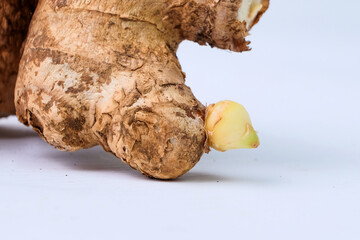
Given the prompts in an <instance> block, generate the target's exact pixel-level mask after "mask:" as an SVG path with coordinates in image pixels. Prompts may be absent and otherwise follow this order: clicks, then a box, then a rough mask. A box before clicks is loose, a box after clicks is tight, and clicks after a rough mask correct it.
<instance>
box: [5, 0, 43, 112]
mask: <svg viewBox="0 0 360 240" xmlns="http://www.w3.org/2000/svg"><path fill="white" fill-rule="evenodd" d="M36 4H37V0H23V1H19V0H1V2H0V117H4V116H7V115H12V114H15V106H14V88H15V82H16V76H17V72H18V68H19V62H20V57H21V46H22V43H23V41H24V39H25V37H26V34H27V31H28V27H29V23H30V20H31V16H32V14H33V12H34V10H35V7H36Z"/></svg>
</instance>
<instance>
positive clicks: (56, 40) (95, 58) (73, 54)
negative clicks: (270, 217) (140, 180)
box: [15, 0, 267, 179]
mask: <svg viewBox="0 0 360 240" xmlns="http://www.w3.org/2000/svg"><path fill="white" fill-rule="evenodd" d="M240 5H241V0H235V1H234V0H220V1H219V0H211V1H210V0H208V1H206V0H179V1H176V0H175V1H168V0H156V1H155V0H153V1H151V0H139V1H121V0H108V1H100V0H92V1H91V0H89V1H80V0H67V1H66V0H65V1H64V0H52V1H49V0H40V1H39V4H38V6H37V10H36V13H35V14H34V16H33V20H32V23H31V26H30V30H29V35H28V38H27V41H26V46H25V49H24V54H23V57H22V60H21V63H20V68H19V75H18V79H17V84H16V91H15V103H16V111H17V115H18V118H19V119H20V121H21V122H23V123H24V124H26V125H31V126H32V127H33V128H34V129H35V130H36V131H37V132H38V133H39V134H40V135H41V136H42V137H43V138H44V139H45V140H46V141H47V142H48V143H50V144H51V145H53V146H55V147H56V148H59V149H62V150H66V151H75V150H78V149H83V148H89V147H92V146H95V145H98V144H100V145H101V146H102V147H103V148H104V149H105V150H106V151H109V152H111V153H113V154H115V155H116V156H117V157H119V158H121V159H122V160H123V161H125V162H126V163H128V164H129V165H130V166H131V167H133V168H135V169H138V170H139V171H141V172H142V173H144V174H145V175H148V176H151V177H154V178H159V179H172V178H176V177H179V176H181V175H183V174H184V173H186V172H187V171H188V170H190V169H191V168H192V167H193V166H194V165H195V164H196V163H197V162H198V161H199V159H200V157H201V155H202V154H203V153H204V152H207V151H208V146H207V136H206V131H205V128H204V118H205V107H204V106H203V105H202V104H201V103H200V102H199V101H198V100H197V99H196V98H195V97H194V95H193V94H192V92H191V90H190V88H189V87H187V86H186V85H185V75H184V73H183V72H182V71H181V66H180V64H179V62H178V59H177V57H176V50H177V48H178V46H179V44H180V43H181V41H183V40H185V39H189V40H192V41H195V42H198V43H200V44H206V43H208V44H210V45H211V46H216V47H219V48H223V49H229V50H232V51H238V52H240V51H246V50H248V42H247V41H246V40H245V37H246V36H247V35H248V31H247V29H246V25H245V24H244V23H241V22H239V21H237V20H236V18H237V10H238V9H239V7H240ZM264 6H265V5H264ZM266 8H267V5H266V7H264V9H262V11H260V12H259V15H261V14H262V13H263V12H264V11H265V10H266Z"/></svg>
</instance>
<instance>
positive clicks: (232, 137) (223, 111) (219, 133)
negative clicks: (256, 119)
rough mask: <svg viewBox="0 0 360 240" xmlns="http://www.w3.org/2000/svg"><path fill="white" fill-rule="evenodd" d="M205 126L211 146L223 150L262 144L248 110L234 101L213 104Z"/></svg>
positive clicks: (208, 109) (208, 112)
mask: <svg viewBox="0 0 360 240" xmlns="http://www.w3.org/2000/svg"><path fill="white" fill-rule="evenodd" d="M205 128H206V131H207V134H208V138H209V146H210V147H212V148H214V149H215V150H218V151H221V152H224V151H227V150H230V149H239V148H257V147H258V146H259V145H260V142H259V138H258V136H257V133H256V131H255V130H254V128H253V126H252V123H251V120H250V117H249V114H248V112H247V111H246V109H245V108H244V107H243V106H242V105H241V104H238V103H236V102H233V101H221V102H218V103H216V104H211V105H210V106H209V107H208V108H207V116H206V121H205Z"/></svg>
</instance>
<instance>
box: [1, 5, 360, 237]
mask: <svg viewBox="0 0 360 240" xmlns="http://www.w3.org/2000/svg"><path fill="white" fill-rule="evenodd" d="M359 9H360V3H359V2H358V1H355V0H354V1H350V0H348V1H332V0H328V1H325V0H318V1H313V0H302V1H285V0H281V1H280V0H278V1H277V0H272V1H271V7H270V9H269V11H268V12H267V13H266V15H265V16H264V17H263V19H262V21H261V22H260V23H259V25H257V26H256V27H255V28H254V29H253V31H252V36H251V37H250V40H251V41H252V45H251V46H252V47H253V50H252V51H251V52H248V53H242V54H237V53H230V52H228V51H222V50H218V49H211V48H210V47H200V46H198V45H196V44H194V43H190V42H185V43H184V44H182V46H181V48H180V49H179V52H178V54H179V58H180V60H181V62H182V65H183V69H184V71H185V72H186V73H187V83H188V85H189V86H191V88H192V89H193V91H194V93H195V95H196V96H197V97H198V98H199V99H200V100H201V101H202V102H203V103H204V104H205V103H208V104H209V103H213V102H217V101H219V100H223V99H230V100H235V101H237V102H240V103H242V104H243V105H244V106H245V107H246V108H247V110H248V111H249V113H250V115H251V117H252V121H253V125H254V127H255V129H256V130H257V131H258V132H259V136H260V140H261V145H260V147H259V148H258V149H256V150H234V151H229V152H226V153H219V152H215V151H212V152H211V153H210V154H209V155H204V157H203V158H202V160H201V161H200V162H199V163H198V165H197V166H196V167H195V168H194V169H193V170H192V171H191V172H189V173H188V174H186V175H185V176H183V177H181V178H180V179H178V180H175V181H156V180H150V179H148V178H146V177H143V176H142V175H141V174H140V173H138V172H137V171H134V170H132V169H130V168H129V167H128V166H127V165H125V164H123V163H122V162H121V161H119V160H117V159H115V158H114V157H113V156H111V155H110V154H108V153H105V152H104V151H103V150H102V149H101V148H93V149H90V150H84V151H79V152H76V153H65V152H60V151H58V150H55V149H53V148H52V147H51V146H50V145H48V144H46V143H44V142H43V141H42V140H41V139H40V138H39V137H38V136H37V135H36V134H34V133H33V131H32V130H30V129H27V128H25V127H23V126H21V125H20V124H18V123H17V122H16V119H15V118H13V117H12V118H8V119H2V120H0V239H3V240H9V239H10V240H12V239H16V240H17V239H21V240H23V239H26V240H33V239H34V240H40V239H41V240H42V239H44V240H45V239H46V240H48V239H51V240H57V239H86V240H91V239H106V240H107V239H245V240H249V239H277V240H282V239H284V240H285V239H286V240H288V239H291V240H297V239H311V240H312V239H314V240H320V239H327V240H328V239H344V240H358V239H360V141H359V137H360V127H359V125H360V109H359V104H360V96H359V92H360V83H359V81H360V74H359V71H360V46H359V44H360V17H359V15H360V13H359Z"/></svg>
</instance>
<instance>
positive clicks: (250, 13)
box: [238, 0, 264, 30]
mask: <svg viewBox="0 0 360 240" xmlns="http://www.w3.org/2000/svg"><path fill="white" fill-rule="evenodd" d="M263 6H264V5H263V4H262V0H243V1H242V3H241V6H240V9H239V15H238V20H239V21H240V22H245V23H246V28H247V30H250V28H251V27H252V26H253V24H254V21H255V19H256V17H257V16H258V14H259V13H260V11H261V9H262V8H263Z"/></svg>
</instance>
